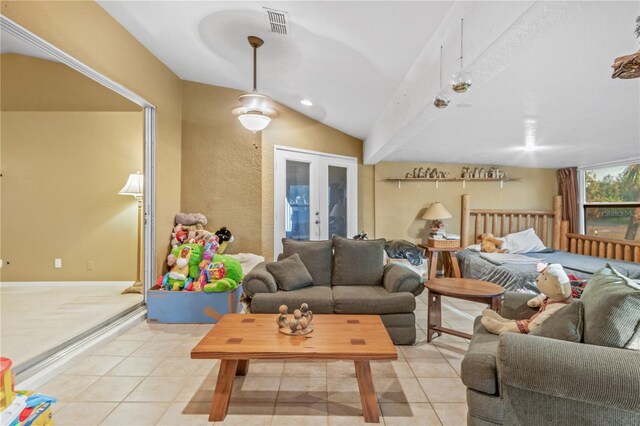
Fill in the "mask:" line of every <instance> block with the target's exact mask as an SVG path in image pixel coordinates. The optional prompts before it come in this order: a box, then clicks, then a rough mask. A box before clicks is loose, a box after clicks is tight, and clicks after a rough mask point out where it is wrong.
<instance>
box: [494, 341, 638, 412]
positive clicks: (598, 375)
mask: <svg viewBox="0 0 640 426" xmlns="http://www.w3.org/2000/svg"><path fill="white" fill-rule="evenodd" d="M638 372H640V352H638V351H634V350H630V349H618V348H610V347H605V346H594V345H587V344H585V343H573V342H566V341H563V340H555V339H548V338H544V337H538V336H531V335H524V334H517V333H506V334H503V335H502V336H500V342H499V343H498V376H499V379H500V382H501V384H502V385H503V386H504V385H508V386H512V387H516V388H520V389H527V390H531V391H533V392H537V393H541V394H546V395H550V396H553V397H558V398H565V399H572V400H576V401H582V402H586V403H590V404H596V405H602V406H607V407H614V408H618V409H620V410H627V411H640V398H639V397H638V395H640V380H639V377H640V376H639V373H638Z"/></svg>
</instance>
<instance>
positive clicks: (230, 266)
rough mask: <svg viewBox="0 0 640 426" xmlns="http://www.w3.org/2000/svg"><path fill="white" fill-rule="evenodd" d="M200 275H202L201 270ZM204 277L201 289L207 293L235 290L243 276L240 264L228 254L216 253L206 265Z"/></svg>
mask: <svg viewBox="0 0 640 426" xmlns="http://www.w3.org/2000/svg"><path fill="white" fill-rule="evenodd" d="M203 270H204V269H203ZM200 276H201V277H203V273H202V272H201V273H200ZM204 277H205V278H206V280H207V283H205V284H204V285H203V290H204V291H205V292H207V293H212V292H222V291H230V290H235V289H236V288H238V284H239V283H240V281H242V278H243V274H242V266H241V265H240V262H238V261H237V260H236V259H234V258H232V257H230V256H224V255H220V254H216V255H214V256H213V259H212V262H211V263H210V264H208V265H207V267H206V272H205V273H204Z"/></svg>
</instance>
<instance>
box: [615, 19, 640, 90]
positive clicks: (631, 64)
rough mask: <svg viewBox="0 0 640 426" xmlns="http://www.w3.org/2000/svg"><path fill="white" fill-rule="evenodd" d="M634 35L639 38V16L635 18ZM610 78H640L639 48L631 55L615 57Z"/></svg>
mask: <svg viewBox="0 0 640 426" xmlns="http://www.w3.org/2000/svg"><path fill="white" fill-rule="evenodd" d="M635 33H636V37H637V38H640V16H638V17H637V18H636V31H635ZM611 68H613V74H612V75H611V78H622V79H631V78H640V50H638V51H637V52H636V53H632V54H631V55H625V56H620V57H617V58H616V59H615V60H614V61H613V65H611Z"/></svg>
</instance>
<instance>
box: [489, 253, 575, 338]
mask: <svg viewBox="0 0 640 426" xmlns="http://www.w3.org/2000/svg"><path fill="white" fill-rule="evenodd" d="M538 271H539V272H540V275H538V278H537V279H536V285H537V287H538V290H540V292H541V294H539V295H538V296H536V297H534V298H533V299H530V300H529V301H528V302H527V305H528V306H529V307H531V308H540V309H539V310H538V312H537V313H535V314H533V316H532V317H531V318H529V319H525V320H510V319H506V318H503V317H501V316H500V314H498V313H497V312H495V311H492V310H491V309H485V310H484V311H482V319H481V320H480V321H481V322H482V325H484V327H485V328H486V329H487V331H489V332H491V333H494V334H502V333H506V332H513V333H524V334H527V333H529V332H531V331H533V330H535V329H536V328H538V327H540V325H542V323H543V322H544V321H545V320H546V319H547V318H549V317H550V316H551V315H553V314H554V313H555V312H557V311H558V310H560V309H562V308H563V307H565V306H566V305H568V304H570V303H571V302H572V299H571V283H570V281H569V277H568V276H567V274H566V273H565V272H564V269H563V268H562V265H560V264H559V263H553V264H551V265H547V264H545V263H540V264H538Z"/></svg>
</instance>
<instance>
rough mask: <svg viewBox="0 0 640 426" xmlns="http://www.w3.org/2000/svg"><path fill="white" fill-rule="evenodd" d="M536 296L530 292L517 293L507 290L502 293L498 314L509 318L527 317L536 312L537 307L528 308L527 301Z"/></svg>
mask: <svg viewBox="0 0 640 426" xmlns="http://www.w3.org/2000/svg"><path fill="white" fill-rule="evenodd" d="M534 297H536V295H535V294H531V293H517V292H515V291H508V292H507V293H505V295H504V300H503V301H502V308H501V309H500V315H502V316H503V317H505V318H509V319H516V320H517V319H529V318H531V316H532V315H533V314H535V313H536V312H538V308H530V307H529V306H527V301H528V300H529V299H532V298H534Z"/></svg>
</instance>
